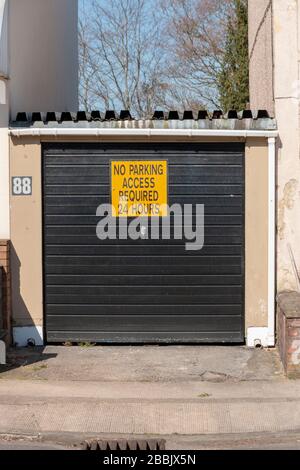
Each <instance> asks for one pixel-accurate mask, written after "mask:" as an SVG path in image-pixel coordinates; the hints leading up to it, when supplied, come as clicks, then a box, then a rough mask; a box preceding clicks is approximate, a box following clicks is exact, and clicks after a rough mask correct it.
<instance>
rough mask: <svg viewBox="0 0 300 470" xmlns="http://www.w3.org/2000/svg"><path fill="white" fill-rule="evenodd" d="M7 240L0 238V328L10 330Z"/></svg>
mask: <svg viewBox="0 0 300 470" xmlns="http://www.w3.org/2000/svg"><path fill="white" fill-rule="evenodd" d="M9 260H10V255H9V241H7V240H0V266H2V267H3V269H2V270H1V271H2V316H3V325H0V328H3V329H5V330H7V331H8V332H9V333H10V331H11V286H10V261H9Z"/></svg>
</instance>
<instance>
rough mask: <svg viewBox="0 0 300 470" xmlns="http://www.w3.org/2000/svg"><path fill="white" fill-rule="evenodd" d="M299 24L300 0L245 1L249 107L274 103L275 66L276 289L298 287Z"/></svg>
mask: <svg viewBox="0 0 300 470" xmlns="http://www.w3.org/2000/svg"><path fill="white" fill-rule="evenodd" d="M270 15H271V16H270ZM299 26H300V2H299V1H298V0H272V1H269V0H249V40H250V90H251V93H250V95H251V103H250V104H251V107H253V108H263V107H266V108H268V109H270V108H272V106H271V104H269V103H270V102H271V100H272V91H271V84H272V73H271V69H273V97H274V104H273V107H274V110H275V117H276V119H277V124H278V131H279V139H278V141H277V290H278V291H282V290H287V289H288V290H299V289H300V283H299V279H298V275H297V270H298V272H300V243H299V239H300V217H299V214H300V121H299V110H300V106H299V105H300V29H299ZM254 39H255V40H254ZM271 45H272V47H271ZM251 51H252V55H251ZM270 60H272V67H270V64H269V62H270ZM294 266H296V268H295V267H294Z"/></svg>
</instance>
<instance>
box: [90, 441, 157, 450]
mask: <svg viewBox="0 0 300 470" xmlns="http://www.w3.org/2000/svg"><path fill="white" fill-rule="evenodd" d="M165 448H166V441H165V440H164V439H160V440H155V439H147V440H143V439H138V440H126V439H120V440H92V441H85V442H83V444H82V446H81V450H87V451H91V450H96V451H110V450H117V451H118V450H165Z"/></svg>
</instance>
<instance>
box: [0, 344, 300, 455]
mask: <svg viewBox="0 0 300 470" xmlns="http://www.w3.org/2000/svg"><path fill="white" fill-rule="evenodd" d="M0 371H2V373H0V435H2V436H7V435H14V436H31V437H33V438H35V439H39V438H40V437H41V436H49V435H55V436H57V437H56V439H58V438H59V436H65V437H66V436H73V435H74V436H75V435H76V436H77V438H76V439H77V443H78V439H79V437H78V436H80V437H81V438H82V439H83V438H84V436H93V437H99V436H108V435H109V436H111V435H113V436H117V435H122V436H123V437H124V436H125V437H126V436H127V437H128V436H131V437H132V436H136V435H153V436H158V435H160V436H161V435H163V436H168V439H169V441H168V442H169V444H168V445H174V446H175V447H174V448H178V445H181V444H178V443H177V444H176V442H175V441H174V436H180V439H179V442H185V444H182V445H187V443H186V438H190V436H196V438H195V439H196V441H198V442H199V439H200V440H201V439H203V438H204V437H205V438H207V437H208V438H211V439H212V440H210V444H209V445H211V446H213V445H216V443H217V442H219V443H220V442H221V444H219V445H221V446H222V445H223V444H224V446H225V443H224V442H225V441H224V438H225V437H226V436H249V435H250V436H254V435H255V434H258V435H260V434H261V433H268V435H271V434H274V433H275V434H276V433H279V434H280V435H282V436H287V434H288V435H289V434H291V433H292V435H293V436H294V437H293V439H292V440H288V441H287V442H286V441H285V442H282V443H281V444H282V445H286V446H287V447H288V446H290V445H291V442H293V444H292V445H293V446H297V445H298V444H299V442H298V437H297V438H295V436H296V434H295V433H298V432H299V435H300V381H288V380H287V379H285V378H284V376H283V372H282V369H281V365H280V361H279V358H278V354H277V352H276V350H270V351H268V350H249V349H246V348H242V347H213V346H212V347H202V346H201V347H188V346H187V347H184V346H179V347H176V346H169V347H155V346H153V347H152V346H147V347H112V346H110V347H89V345H82V347H72V348H71V347H64V348H62V347H47V348H45V349H44V350H36V349H34V350H30V349H24V350H13V351H11V353H10V365H9V366H8V367H5V368H1V369H0ZM216 436H219V437H216ZM74 439H75V437H74ZM182 439H183V441H182ZM229 440H230V441H232V437H230V439H229ZM299 440H300V439H299ZM223 441H224V442H223ZM56 442H58V441H56ZM172 442H173V444H172ZM203 442H204V441H203ZM222 442H223V444H222ZM239 442H240V444H239V445H240V446H243V442H244V441H243V440H240V441H239ZM247 442H248V441H247V440H246V445H248V444H247ZM259 442H261V441H258V444H259ZM297 442H298V444H297ZM213 443H215V444H213ZM279 443H280V442H278V445H279ZM269 444H270V445H273V444H274V443H272V442H271V443H269ZM269 444H268V443H267V442H266V443H265V445H266V446H267V445H269ZM281 444H280V445H281ZM176 445H177V447H176ZM199 445H200V444H199ZM201 445H202V444H201ZM203 445H206V446H207V445H208V444H207V443H205V442H204V444H203ZM253 445H255V443H254V444H253ZM275 445H276V443H275ZM169 448H170V447H169ZM179 448H180V447H179ZM181 448H182V447H181Z"/></svg>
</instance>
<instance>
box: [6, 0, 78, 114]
mask: <svg viewBox="0 0 300 470" xmlns="http://www.w3.org/2000/svg"><path fill="white" fill-rule="evenodd" d="M9 2H10V5H9V25H8V31H9V56H10V63H9V75H10V111H11V115H12V117H14V116H15V114H16V113H17V112H18V111H26V112H31V111H47V110H48V111H52V110H53V111H65V110H69V111H72V110H77V107H78V91H77V89H78V46H77V44H78V41H77V20H78V4H77V0H9Z"/></svg>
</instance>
